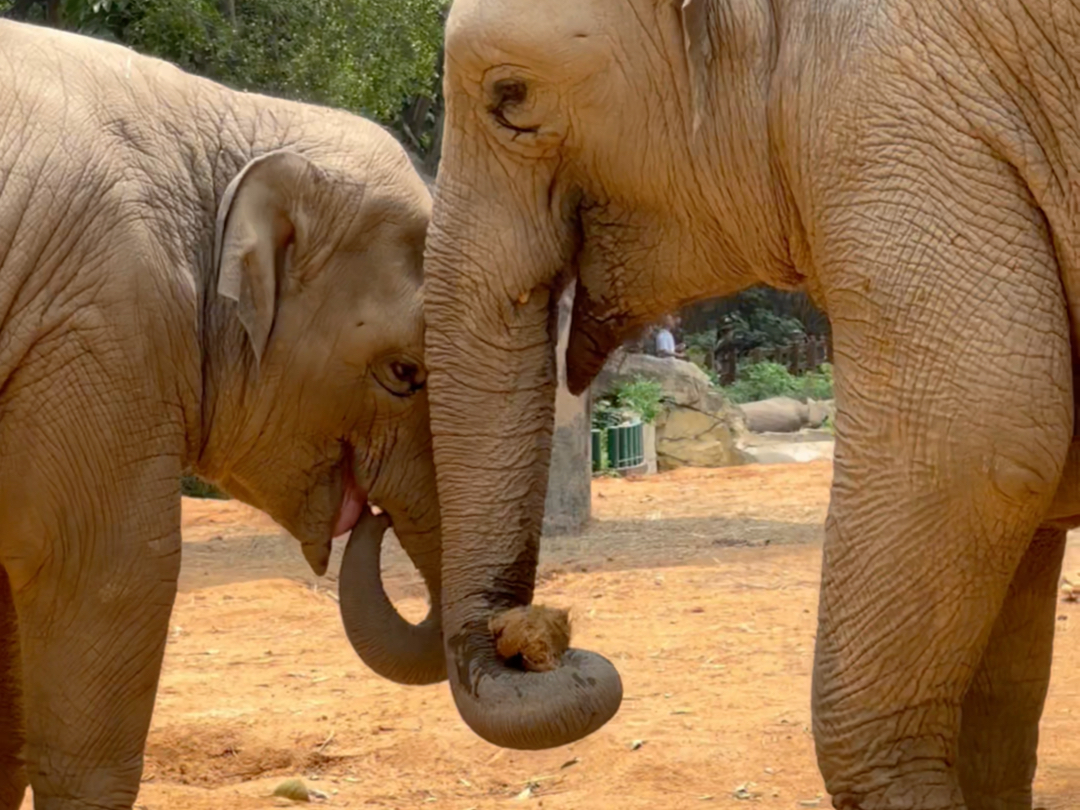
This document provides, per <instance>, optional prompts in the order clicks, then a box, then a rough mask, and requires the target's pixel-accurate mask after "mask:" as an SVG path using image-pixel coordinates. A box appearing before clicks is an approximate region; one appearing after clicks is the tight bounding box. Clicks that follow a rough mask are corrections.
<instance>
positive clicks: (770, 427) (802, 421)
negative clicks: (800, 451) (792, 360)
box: [739, 397, 833, 433]
mask: <svg viewBox="0 0 1080 810" xmlns="http://www.w3.org/2000/svg"><path fill="white" fill-rule="evenodd" d="M832 408H833V405H832V401H831V400H825V401H821V402H819V401H817V400H813V399H808V400H807V401H806V402H800V401H799V400H797V399H792V398H791V397H772V398H770V399H762V400H759V401H757V402H744V403H743V404H742V405H740V406H739V410H741V411H742V414H743V416H744V417H745V419H746V426H747V427H748V428H749V429H750V430H751V431H753V432H754V433H795V432H797V431H799V430H802V429H803V428H805V427H811V428H816V427H821V425H822V424H824V422H825V420H826V419H827V418H828V417H830V416H831V415H832Z"/></svg>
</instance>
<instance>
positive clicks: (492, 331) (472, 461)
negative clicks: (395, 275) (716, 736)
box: [425, 177, 622, 749]
mask: <svg viewBox="0 0 1080 810" xmlns="http://www.w3.org/2000/svg"><path fill="white" fill-rule="evenodd" d="M447 182H448V181H446V180H444V178H443V177H440V180H439V190H438V191H437V194H436V197H437V200H438V199H440V198H444V199H446V200H447V201H448V204H445V205H441V206H440V204H439V202H437V203H436V213H435V221H434V222H433V225H432V229H431V230H429V241H428V246H427V254H426V258H425V262H426V264H425V267H426V271H425V272H426V274H427V280H426V282H425V283H426V286H427V290H426V293H425V315H426V320H427V360H426V362H427V366H428V371H429V377H428V383H429V403H430V407H431V425H432V434H433V436H434V450H435V467H436V474H437V480H438V491H439V503H440V511H441V515H442V531H443V545H442V554H443V566H442V571H443V597H444V600H443V628H444V633H443V635H444V643H445V649H446V658H447V672H448V675H449V678H450V685H451V688H452V691H453V695H454V700H455V702H456V703H457V707H458V710H459V712H460V713H461V716H462V718H463V719H464V720H465V721H466V722H467V723H468V724H469V726H470V727H471V728H472V729H473V731H475V732H476V733H477V734H479V735H480V736H481V737H483V738H484V739H486V740H488V741H489V742H491V743H494V744H496V745H500V746H503V747H507V748H519V749H540V748H552V747H555V746H559V745H564V744H566V743H569V742H573V741H574V740H577V739H580V738H581V737H584V736H585V735H587V734H590V733H591V732H593V731H595V730H596V729H598V728H600V727H601V726H602V725H603V724H604V723H605V722H607V720H608V719H609V718H611V717H612V716H613V715H614V714H615V712H616V711H617V710H618V707H619V704H620V701H621V699H622V683H621V681H620V679H619V675H618V673H617V672H616V670H615V668H614V667H613V666H612V665H611V664H610V663H609V662H608V661H606V660H605V659H603V658H601V657H600V656H598V655H594V654H592V653H588V652H584V651H581V650H574V649H570V650H568V651H567V652H566V653H565V654H563V656H562V658H561V661H560V666H558V668H556V669H554V670H551V671H548V672H526V671H523V670H522V669H520V668H518V667H517V666H515V662H514V661H513V660H509V661H508V660H503V659H501V658H500V657H499V655H498V653H497V651H496V647H495V639H494V637H493V634H492V631H491V628H490V622H491V619H492V618H493V617H494V616H496V615H498V614H500V613H502V612H503V611H506V610H508V609H511V608H515V607H518V606H520V605H527V604H530V603H531V601H532V597H533V588H534V586H535V578H536V563H537V554H538V548H539V538H540V529H541V522H542V519H543V511H544V496H545V493H546V489H547V474H548V463H549V458H550V444H551V433H552V427H553V421H554V400H555V355H554V330H553V321H552V318H553V317H554V314H555V300H554V299H553V296H552V293H553V290H552V289H551V288H550V287H549V286H546V285H543V284H540V285H538V284H537V283H535V282H534V281H531V279H534V278H538V277H549V278H550V277H553V276H554V275H555V272H554V270H555V269H557V265H558V262H559V261H561V260H560V259H558V258H554V259H552V258H550V257H549V258H548V260H547V261H545V260H544V257H543V256H538V257H537V260H538V261H540V262H541V263H543V264H544V265H545V266H543V267H535V266H533V265H529V266H526V267H524V269H520V266H521V263H520V261H518V264H517V266H516V269H520V272H516V269H507V268H515V261H516V260H517V259H518V258H519V257H511V256H509V255H505V254H503V253H501V251H500V250H499V247H500V245H493V244H492V242H491V240H490V239H488V240H484V239H481V238H479V234H478V233H474V232H473V231H474V230H475V229H476V227H477V223H483V224H484V229H483V233H484V234H485V235H487V236H494V237H495V238H496V241H499V242H501V244H505V245H526V244H544V243H545V242H546V243H547V244H555V243H558V244H559V245H562V244H563V243H561V242H558V240H554V241H553V240H552V239H550V238H549V239H547V240H540V239H533V240H532V241H531V242H530V240H529V238H528V237H527V236H524V235H520V234H515V233H514V231H515V227H516V226H515V224H511V223H503V222H502V221H500V219H499V216H498V212H484V213H483V214H478V213H477V212H469V211H464V210H463V209H464V208H465V206H464V205H463V204H459V203H461V200H460V199H459V195H457V194H455V193H453V192H448V191H446V190H445V188H446V186H445V185H444V184H446V183H447ZM450 202H453V203H454V204H452V205H451V204H449V203H450ZM489 214H490V216H489ZM522 221H525V222H530V221H536V220H530V219H529V218H528V217H525V218H522V219H518V220H514V223H519V222H522ZM504 224H506V226H507V227H503V225H504ZM565 245H566V247H567V249H569V245H570V243H569V241H567V242H566V243H565Z"/></svg>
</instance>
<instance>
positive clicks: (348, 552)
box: [339, 508, 446, 685]
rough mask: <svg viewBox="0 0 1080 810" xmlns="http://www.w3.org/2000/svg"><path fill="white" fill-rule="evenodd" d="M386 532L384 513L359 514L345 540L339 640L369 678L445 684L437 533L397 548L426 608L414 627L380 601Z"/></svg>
mask: <svg viewBox="0 0 1080 810" xmlns="http://www.w3.org/2000/svg"><path fill="white" fill-rule="evenodd" d="M388 528H390V519H389V518H388V517H387V516H386V514H385V513H383V514H379V515H375V514H373V513H372V512H371V510H370V509H368V508H365V510H364V513H363V515H361V517H360V520H359V522H358V523H357V524H356V527H355V528H354V529H353V531H352V534H350V535H349V543H348V545H347V546H346V548H345V556H344V558H343V559H342V562H341V577H340V594H339V598H340V606H341V619H342V622H343V624H344V626H345V635H346V636H348V638H349V643H350V644H352V646H353V649H354V650H356V654H357V655H359V656H360V659H361V660H362V661H363V662H364V663H365V664H367V665H368V666H369V667H370V668H371V669H372V670H373V671H374V672H376V673H377V674H379V675H381V676H383V677H384V678H387V679H389V680H391V681H394V682H395V683H402V684H414V685H421V684H431V683H438V682H440V681H442V680H444V679H445V678H446V659H445V657H444V655H443V643H442V628H441V622H440V607H441V600H440V598H439V596H440V594H439V585H438V583H439V570H438V567H439V554H438V548H439V538H438V532H428V533H423V534H419V535H411V534H409V533H408V532H406V531H402V535H401V541H402V545H403V546H405V547H406V549H407V550H410V557H411V558H412V560H413V562H414V563H416V564H417V567H418V568H420V572H421V574H422V575H423V577H424V581H425V583H426V584H427V586H428V592H429V595H430V600H431V608H430V610H429V611H428V615H427V616H426V617H425V618H424V620H423V621H421V622H420V623H419V624H411V623H410V622H408V621H406V620H405V619H404V618H403V617H402V615H401V614H400V613H398V611H397V609H396V608H395V607H394V605H393V603H392V602H391V601H390V598H389V597H388V596H387V595H386V590H385V588H384V587H383V583H382V576H381V574H380V567H379V563H380V553H381V551H382V541H383V535H384V534H385V532H386V530H387V529H388Z"/></svg>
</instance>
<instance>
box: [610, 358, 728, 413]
mask: <svg viewBox="0 0 1080 810" xmlns="http://www.w3.org/2000/svg"><path fill="white" fill-rule="evenodd" d="M637 377H644V378H645V379H647V380H656V381H657V382H659V383H660V385H661V387H662V388H663V389H664V397H665V398H666V399H667V400H669V401H670V402H672V403H674V404H676V405H689V406H690V407H693V408H701V407H702V406H703V405H704V404H705V400H706V398H707V397H708V395H709V394H710V393H719V392H717V391H716V389H715V388H713V386H712V383H711V382H710V381H709V375H707V374H706V373H705V372H704V371H702V370H701V369H700V368H698V367H697V366H695V365H694V364H693V363H688V362H686V361H685V360H677V359H675V358H674V357H653V356H652V355H649V354H628V353H626V352H623V351H616V352H613V353H612V355H611V357H609V358H608V361H607V363H605V364H604V367H603V368H602V369H601V370H600V373H599V374H597V375H596V379H595V380H594V381H593V384H592V391H593V393H594V394H595V395H598V396H602V395H603V394H606V393H609V392H610V391H612V390H614V389H615V388H616V387H617V386H618V385H619V384H621V383H625V382H631V381H633V380H634V379H635V378H637Z"/></svg>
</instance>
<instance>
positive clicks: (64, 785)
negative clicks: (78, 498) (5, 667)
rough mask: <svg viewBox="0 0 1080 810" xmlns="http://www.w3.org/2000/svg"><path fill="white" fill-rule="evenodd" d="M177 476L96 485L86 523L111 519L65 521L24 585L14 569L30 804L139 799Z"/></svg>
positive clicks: (58, 809)
mask: <svg viewBox="0 0 1080 810" xmlns="http://www.w3.org/2000/svg"><path fill="white" fill-rule="evenodd" d="M174 472H175V474H174ZM179 474H180V471H179V465H175V467H170V468H169V471H168V479H169V480H167V481H162V482H160V483H158V484H157V485H156V486H155V484H154V479H151V480H149V481H148V480H147V479H146V477H145V476H134V477H133V480H127V481H121V482H117V485H116V489H115V493H116V494H114V493H113V492H101V491H100V489H99V490H98V491H95V493H94V494H95V495H98V496H99V498H100V500H99V504H98V509H97V510H96V512H94V513H92V514H93V515H94V519H95V520H96V519H98V518H97V516H98V515H100V516H105V517H110V518H113V520H112V521H111V522H110V523H109V524H108V525H104V526H102V525H96V526H95V525H93V524H92V523H90V525H87V523H89V521H86V522H84V521H81V520H80V519H79V518H78V517H69V518H68V524H67V526H64V525H61V526H60V527H59V536H58V537H55V538H50V543H49V547H50V548H54V549H56V548H59V549H62V552H61V553H55V552H54V553H51V554H49V555H48V556H47V557H46V558H45V559H44V560H43V561H42V562H41V564H40V565H39V566H38V567H36V569H35V570H34V571H33V572H31V573H32V575H31V576H27V577H25V579H24V581H23V582H22V583H19V582H18V581H17V579H16V577H15V576H14V575H13V576H12V580H13V585H14V586H15V587H14V593H15V602H16V606H17V608H18V612H19V622H20V629H21V634H20V637H21V641H22V658H23V662H24V665H25V668H26V672H28V673H33V677H28V678H26V679H25V681H24V687H23V688H24V693H25V706H26V720H27V722H26V726H27V742H26V763H27V772H28V775H29V779H30V785H31V787H32V788H33V791H34V807H35V810H88V808H94V810H130V808H131V806H132V804H133V802H134V801H135V799H136V796H137V794H138V791H139V783H140V780H141V776H142V766H143V748H144V746H145V743H146V735H147V731H148V730H149V726H150V719H151V715H152V713H153V707H154V698H155V695H156V691H157V683H158V675H159V673H160V670H161V662H162V658H163V656H164V651H165V642H166V640H167V636H168V628H169V615H170V612H171V610H172V606H173V601H174V598H175V595H176V580H177V576H178V574H179V567H180V530H179V526H180V514H179V512H180V497H179V480H180V479H179ZM123 499H127V501H128V503H127V504H124V503H122V500H123ZM58 511H59V510H58ZM80 511H83V510H80ZM125 511H127V514H124V512H125ZM83 514H86V512H85V511H84V512H83ZM69 531H70V532H71V535H68V534H67V532H69ZM20 584H21V585H22V587H20Z"/></svg>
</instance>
